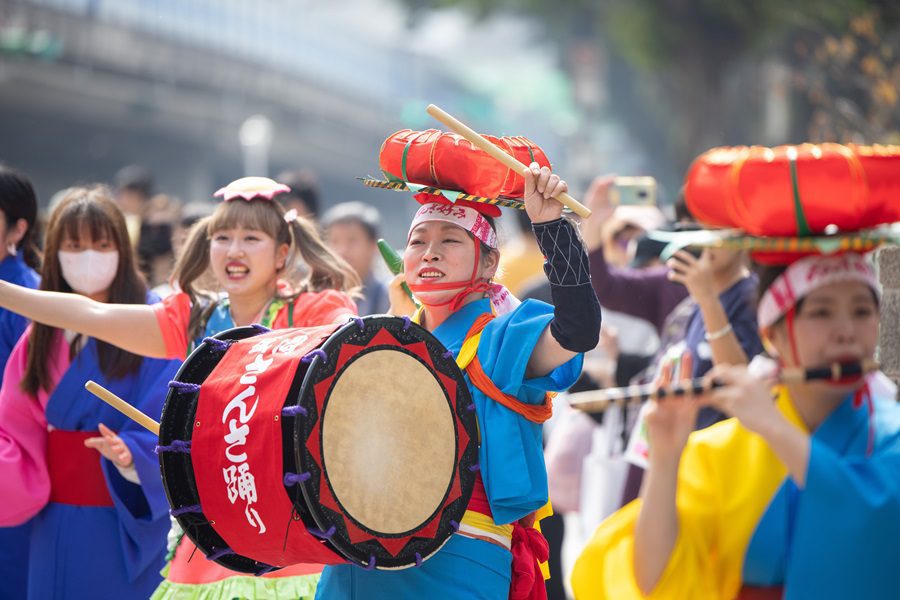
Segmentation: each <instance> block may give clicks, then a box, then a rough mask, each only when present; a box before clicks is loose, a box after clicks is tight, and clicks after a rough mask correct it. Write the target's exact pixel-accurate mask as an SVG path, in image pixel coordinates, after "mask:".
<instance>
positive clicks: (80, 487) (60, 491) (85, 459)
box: [47, 429, 113, 506]
mask: <svg viewBox="0 0 900 600" xmlns="http://www.w3.org/2000/svg"><path fill="white" fill-rule="evenodd" d="M99 436H100V433H99V432H97V431H66V430H62V429H54V430H52V431H50V432H49V435H48V436H47V469H48V470H49V471H50V502H56V503H58V504H71V505H74V506H112V505H113V500H112V497H111V496H110V495H109V489H108V488H107V487H106V478H105V477H104V476H103V468H102V467H101V466H100V453H99V452H97V451H96V450H94V449H93V448H88V447H86V446H85V445H84V440H86V439H88V438H92V437H99Z"/></svg>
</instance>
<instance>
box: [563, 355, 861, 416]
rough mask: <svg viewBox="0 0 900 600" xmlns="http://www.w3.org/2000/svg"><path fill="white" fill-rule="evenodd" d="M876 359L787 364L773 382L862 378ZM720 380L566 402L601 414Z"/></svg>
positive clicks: (597, 393)
mask: <svg viewBox="0 0 900 600" xmlns="http://www.w3.org/2000/svg"><path fill="white" fill-rule="evenodd" d="M878 368H879V365H878V363H877V362H876V361H874V360H871V359H866V360H863V361H854V362H836V363H832V364H830V365H828V366H824V367H813V368H810V369H804V368H801V367H787V368H784V369H781V371H779V373H778V375H777V376H776V377H775V382H776V383H801V382H804V381H814V380H831V381H840V380H841V379H845V378H848V377H862V376H864V375H866V374H867V373H871V372H872V371H877V370H878ZM724 386H725V384H723V383H722V382H720V381H716V380H704V379H690V380H687V381H682V382H676V383H674V384H672V385H671V386H669V387H666V388H660V387H657V386H656V385H655V384H652V383H648V384H644V385H632V386H629V387H622V388H609V389H605V390H591V391H589V392H578V393H576V394H570V395H569V405H570V406H571V407H572V408H577V409H578V410H580V411H583V412H586V413H591V414H595V413H601V412H603V411H604V410H606V409H607V408H608V407H609V406H626V405H637V404H642V403H644V402H646V401H648V400H657V401H659V400H662V399H664V398H671V397H673V396H687V395H699V394H702V393H704V392H708V391H710V390H712V389H715V388H720V387H724Z"/></svg>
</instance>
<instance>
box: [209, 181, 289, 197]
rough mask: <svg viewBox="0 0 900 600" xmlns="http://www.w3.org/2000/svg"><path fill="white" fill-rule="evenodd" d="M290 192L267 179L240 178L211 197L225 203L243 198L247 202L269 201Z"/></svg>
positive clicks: (281, 184) (283, 186)
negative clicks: (277, 195)
mask: <svg viewBox="0 0 900 600" xmlns="http://www.w3.org/2000/svg"><path fill="white" fill-rule="evenodd" d="M290 191H291V188H289V187H288V186H286V185H284V184H283V183H278V182H277V181H275V180H274V179H269V178H268V177H241V178H240V179H235V180H234V181H232V182H231V183H229V184H228V185H226V186H225V187H223V188H221V189H220V190H219V191H217V192H216V193H215V194H213V195H214V196H215V197H216V198H224V199H225V201H226V202H228V201H230V200H234V199H235V198H243V199H244V200H246V201H248V202H249V201H250V200H253V199H254V198H256V197H262V198H265V199H266V200H271V199H273V198H274V197H275V195H276V194H281V193H284V192H290Z"/></svg>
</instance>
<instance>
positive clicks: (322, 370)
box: [288, 315, 478, 569]
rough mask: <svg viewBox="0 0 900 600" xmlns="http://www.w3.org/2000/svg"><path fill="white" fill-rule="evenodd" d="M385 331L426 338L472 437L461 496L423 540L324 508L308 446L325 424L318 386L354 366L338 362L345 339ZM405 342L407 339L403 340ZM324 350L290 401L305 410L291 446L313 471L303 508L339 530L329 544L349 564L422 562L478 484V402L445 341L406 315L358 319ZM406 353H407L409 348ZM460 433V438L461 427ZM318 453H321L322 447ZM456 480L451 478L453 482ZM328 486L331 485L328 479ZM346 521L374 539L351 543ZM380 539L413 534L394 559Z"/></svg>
mask: <svg viewBox="0 0 900 600" xmlns="http://www.w3.org/2000/svg"><path fill="white" fill-rule="evenodd" d="M413 328H414V329H413ZM384 329H386V330H387V331H388V333H390V334H391V335H392V336H394V337H395V338H397V339H398V341H401V343H413V342H423V343H424V344H425V347H426V348H427V351H428V354H429V356H430V358H431V361H432V362H433V364H434V367H435V370H437V371H439V372H441V373H442V374H443V375H445V376H447V377H450V378H451V379H453V380H454V381H455V382H456V408H455V409H454V408H453V407H452V405H451V404H450V398H449V396H450V393H449V392H448V390H447V389H446V388H445V386H444V384H443V382H442V381H440V380H439V379H438V383H439V385H440V387H441V389H442V391H443V392H444V396H445V399H446V400H447V402H448V405H449V408H450V410H451V413H452V414H453V416H454V419H453V423H454V428H459V427H460V426H462V427H464V428H465V432H466V435H467V436H468V438H469V442H468V443H467V444H466V447H465V448H464V450H463V451H462V452H461V456H457V457H456V458H455V459H454V470H453V477H454V479H455V478H456V477H457V476H458V477H459V484H460V488H461V490H462V495H461V496H460V497H459V498H458V499H456V500H455V501H453V502H452V503H451V504H450V505H448V506H443V504H444V502H443V501H442V503H441V505H440V506H439V507H438V508H437V509H436V511H435V512H436V513H437V512H442V514H441V515H440V517H439V525H438V528H437V534H436V535H435V536H434V537H433V538H419V537H415V536H414V535H411V532H415V531H417V530H419V529H421V527H422V526H421V525H420V526H419V527H418V528H414V529H413V530H411V531H410V532H404V533H400V534H384V533H380V532H373V531H372V530H371V529H368V528H366V527H365V525H363V524H361V523H358V522H357V521H355V519H353V518H352V517H351V516H350V515H349V514H346V513H345V514H340V513H336V512H335V511H333V510H331V509H330V508H328V507H326V506H323V505H322V503H321V502H320V501H319V496H320V491H319V489H318V488H319V487H320V485H319V481H320V477H321V473H322V467H321V466H320V465H319V463H318V462H317V461H316V459H315V457H313V456H312V455H311V453H310V452H309V450H308V448H307V442H308V441H309V436H310V434H311V433H312V432H313V430H315V429H316V428H317V427H319V426H320V425H321V423H319V421H320V420H323V415H320V414H319V413H318V407H317V404H316V399H315V395H314V386H315V385H316V384H317V383H319V382H321V381H323V380H325V379H327V378H329V377H332V376H334V375H335V374H337V373H340V372H341V370H342V369H344V368H346V367H348V366H349V365H350V364H352V362H353V359H350V360H348V361H347V362H346V364H344V365H340V366H339V365H338V364H337V354H338V352H339V349H340V347H341V346H342V345H343V344H344V343H346V342H347V341H348V340H355V341H357V342H359V343H367V342H369V341H371V340H372V338H374V336H375V335H376V334H378V332H379V331H381V330H384ZM401 338H403V339H401ZM404 340H408V341H407V342H404ZM320 349H321V350H322V351H324V353H325V354H326V355H327V357H328V358H327V359H323V358H322V357H321V356H317V357H316V358H314V359H313V360H312V362H311V363H310V365H309V368H308V372H307V374H306V377H304V380H303V384H302V386H301V388H300V392H299V394H298V395H297V396H294V397H291V398H289V399H288V405H296V404H299V405H300V406H302V407H303V408H304V409H305V412H306V415H305V416H304V417H298V418H295V419H294V423H293V433H294V440H293V441H294V444H293V448H294V452H295V463H296V466H297V467H298V469H299V470H300V471H302V472H308V473H310V474H311V477H310V478H309V479H307V480H306V481H304V482H301V483H300V484H299V487H300V489H301V491H302V494H303V498H304V500H305V506H306V507H307V508H308V510H309V512H310V516H311V517H312V519H313V520H314V521H315V523H316V525H317V527H318V529H319V531H320V532H323V533H324V532H328V531H329V530H330V529H331V528H332V527H334V528H335V530H334V532H333V533H332V534H331V535H329V536H328V542H329V543H330V545H331V546H333V547H334V548H336V549H337V550H338V551H339V552H340V553H341V555H343V556H344V557H345V558H346V559H347V560H349V561H350V562H352V563H354V564H357V565H359V566H363V567H366V568H373V567H374V568H376V569H402V568H407V567H412V566H416V565H417V564H421V562H422V561H424V560H426V559H427V558H428V557H429V556H432V555H433V554H434V553H435V552H437V551H438V550H440V548H441V547H442V546H443V545H444V544H445V543H446V542H447V540H449V538H450V536H451V535H452V534H453V533H454V532H455V531H457V530H458V528H459V523H460V521H461V519H462V516H463V515H464V513H465V510H466V507H467V505H468V502H469V499H470V498H471V494H472V489H473V487H474V482H475V471H476V470H477V463H478V425H477V420H476V417H475V412H474V410H472V409H474V404H473V402H472V397H471V393H470V391H469V388H468V386H467V385H466V381H465V379H464V377H463V373H462V371H461V370H460V369H459V367H458V365H457V364H456V360H455V358H454V357H453V356H452V355H451V354H450V353H449V352H447V351H446V348H445V347H444V346H443V344H442V343H441V342H440V341H439V340H438V339H437V338H436V337H435V336H434V335H433V334H431V333H430V332H428V331H427V330H425V329H424V328H422V327H420V326H418V325H416V324H414V323H411V322H410V321H409V319H407V318H401V317H389V316H380V315H379V316H370V317H364V318H358V319H354V320H353V321H351V322H349V323H348V324H347V325H345V326H343V327H341V328H340V329H338V330H337V331H335V333H333V334H332V335H331V336H330V337H329V338H328V340H327V341H326V342H325V343H324V344H323V345H322V346H321V347H320ZM391 349H392V350H400V351H402V349H400V348H396V347H391ZM364 352H365V351H362V352H361V353H360V354H359V356H361V355H363V353H364ZM407 354H409V353H408V352H407ZM420 362H422V361H420ZM423 364H424V363H423ZM426 366H427V365H426ZM336 381H337V377H335V378H334V380H333V381H332V384H331V386H330V388H329V390H328V394H327V397H326V399H325V400H324V404H323V414H325V415H327V408H328V406H327V403H328V399H329V398H330V393H331V391H332V390H333V388H334V384H335V383H336ZM456 435H457V439H458V438H459V432H458V430H457V431H456ZM320 437H321V436H320ZM316 443H319V444H321V439H320V440H317V442H316ZM319 454H320V456H321V450H320V451H319ZM326 477H327V475H326ZM452 482H453V480H451V482H450V483H452ZM326 485H328V484H327V483H326ZM449 490H450V486H449V485H448V490H447V492H446V493H445V496H444V499H445V500H446V498H447V495H446V494H448V493H449ZM335 500H337V498H335ZM338 503H339V501H338ZM347 520H350V521H351V522H352V523H351V524H352V526H353V527H355V528H356V529H362V530H363V531H365V532H366V533H368V534H371V535H372V539H371V540H365V541H363V542H360V543H358V544H353V543H351V542H350V539H349V534H348V533H347V526H346V522H347ZM426 523H427V521H426ZM378 537H381V538H398V539H399V538H404V537H409V538H410V540H409V541H408V542H407V544H406V545H405V546H404V547H403V549H402V550H401V552H400V553H399V554H398V555H397V556H396V557H394V556H393V555H391V554H390V552H389V551H387V550H386V549H385V548H384V547H383V546H382V545H381V544H380V543H379V542H378V539H377V538H378ZM414 556H415V558H414ZM372 557H374V558H375V562H374V565H373V564H372V563H371V560H372Z"/></svg>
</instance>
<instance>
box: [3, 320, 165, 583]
mask: <svg viewBox="0 0 900 600" xmlns="http://www.w3.org/2000/svg"><path fill="white" fill-rule="evenodd" d="M27 344H28V338H27V336H23V338H22V339H21V340H20V342H19V344H18V345H17V346H16V348H15V349H14V351H13V354H12V355H11V357H10V361H9V364H8V365H7V369H6V376H5V382H4V386H3V389H2V391H0V494H3V495H4V496H5V497H7V498H8V500H9V501H8V502H7V503H6V504H5V505H4V506H2V507H0V516H2V522H3V523H4V524H6V523H10V524H12V523H15V522H17V521H22V520H25V519H28V518H31V517H32V516H33V518H32V520H31V524H32V531H31V539H30V560H29V570H28V598H33V599H44V598H47V599H51V598H53V599H56V598H110V599H114V598H115V599H121V598H147V597H149V596H150V594H151V593H152V592H153V590H154V589H155V587H156V586H157V585H158V584H159V582H160V579H161V578H160V575H159V570H160V569H161V568H162V566H163V564H164V555H165V544H166V532H167V531H168V528H169V515H168V508H169V507H168V503H167V501H166V496H165V492H164V490H163V486H162V481H161V479H160V476H159V463H158V461H157V457H156V455H155V452H154V448H155V446H156V443H157V441H158V440H157V437H156V436H155V435H154V434H153V433H151V432H149V431H147V430H145V429H143V428H142V427H141V426H140V425H138V424H136V423H134V422H133V421H131V420H130V419H128V418H127V417H125V416H124V415H122V414H121V413H119V412H118V411H117V410H115V409H114V408H112V407H110V406H108V405H107V404H105V403H103V402H102V401H100V400H99V399H97V398H96V397H94V396H93V395H92V394H90V393H89V392H88V391H86V390H85V389H84V384H85V382H86V381H87V380H89V379H92V380H94V381H96V382H98V383H99V384H100V385H102V386H104V387H106V388H107V389H109V390H110V391H112V392H113V393H114V394H116V395H118V396H120V397H122V398H125V399H127V400H128V401H129V402H131V403H133V404H134V405H135V406H136V407H137V408H138V409H139V410H141V411H143V412H144V413H146V414H148V415H149V416H151V417H152V418H155V419H158V418H159V416H160V414H161V412H162V405H163V401H164V400H165V396H166V392H167V382H168V381H169V380H171V379H172V378H173V377H174V375H175V372H176V371H177V369H178V367H179V364H180V363H179V362H178V361H168V360H156V359H147V358H145V359H143V360H142V362H141V366H140V369H139V370H138V371H137V372H136V373H134V374H132V375H129V376H127V377H125V378H122V379H116V380H110V379H108V378H107V377H106V376H104V375H103V373H102V371H101V370H100V365H99V363H98V356H97V344H96V342H95V341H94V340H92V339H91V340H88V341H87V343H86V344H85V346H84V347H83V348H82V349H81V351H80V352H79V353H78V354H77V355H76V356H75V358H74V359H73V360H72V361H71V363H69V362H68V343H67V342H66V341H65V339H64V338H63V336H62V335H59V336H58V337H57V339H56V343H55V344H54V347H53V348H52V350H51V355H50V356H49V357H48V366H49V368H50V373H51V380H53V381H56V385H55V386H54V388H53V389H52V391H51V392H50V393H49V394H48V393H46V392H43V391H41V392H39V393H38V394H37V397H35V396H31V395H28V394H25V393H24V392H23V391H22V390H21V389H20V388H19V385H18V382H19V381H20V379H21V372H22V371H23V370H24V365H25V361H26V358H27ZM99 423H103V424H105V425H107V426H108V427H109V428H110V429H112V430H113V431H116V432H117V433H118V434H119V436H120V437H121V438H122V439H123V441H124V442H125V443H126V444H127V446H128V448H129V450H130V451H131V453H132V455H133V457H134V467H135V469H136V472H137V475H138V477H139V479H140V482H141V483H140V485H138V484H135V483H132V482H130V481H128V480H126V479H125V478H124V477H123V476H122V474H121V473H120V472H119V470H118V469H117V468H116V466H115V465H114V464H113V463H111V462H110V461H109V460H107V459H105V458H102V457H101V455H100V454H99V452H97V453H96V460H97V461H98V464H99V465H100V469H101V472H102V481H104V482H105V485H106V488H107V490H108V495H109V497H110V498H111V500H112V504H113V505H112V506H102V505H86V504H79V503H78V502H67V503H61V502H56V501H52V500H51V499H52V498H53V497H54V494H57V493H58V491H57V490H54V489H53V487H52V486H51V484H50V481H51V472H54V469H53V468H51V467H49V463H48V456H49V454H48V452H49V450H48V441H49V439H50V438H51V436H53V435H54V434H53V433H52V432H51V433H49V434H48V430H51V429H57V430H61V432H67V431H68V432H80V431H85V432H92V431H97V428H98V425H99ZM98 435H99V434H98ZM92 452H96V451H93V450H92ZM89 460H90V459H89ZM63 471H64V472H68V471H65V470H63ZM55 472H57V473H58V472H59V471H55ZM76 477H77V476H76ZM101 485H102V484H101ZM78 487H79V486H78V484H77V479H76V480H75V483H74V485H72V486H70V488H75V489H76V491H77V488H78ZM67 491H69V492H71V489H69V490H67ZM101 491H102V490H101Z"/></svg>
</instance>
